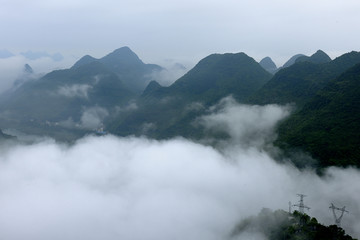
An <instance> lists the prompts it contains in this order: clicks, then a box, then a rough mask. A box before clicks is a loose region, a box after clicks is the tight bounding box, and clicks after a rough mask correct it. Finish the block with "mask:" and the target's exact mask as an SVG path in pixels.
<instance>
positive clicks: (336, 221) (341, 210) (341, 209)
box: [329, 203, 349, 227]
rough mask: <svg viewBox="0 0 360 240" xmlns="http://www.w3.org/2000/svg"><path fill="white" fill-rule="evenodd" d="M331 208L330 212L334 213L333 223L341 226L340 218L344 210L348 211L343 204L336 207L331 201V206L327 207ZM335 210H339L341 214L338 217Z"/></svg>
mask: <svg viewBox="0 0 360 240" xmlns="http://www.w3.org/2000/svg"><path fill="white" fill-rule="evenodd" d="M329 208H331V209H332V212H333V215H334V219H335V224H336V225H337V226H338V227H340V226H341V219H342V217H343V216H344V212H347V213H349V212H348V211H346V210H345V206H344V207H343V208H338V207H335V206H334V204H332V203H331V206H330V207H329ZM335 210H338V211H340V212H341V215H340V217H337V216H336V213H335Z"/></svg>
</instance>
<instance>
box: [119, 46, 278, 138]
mask: <svg viewBox="0 0 360 240" xmlns="http://www.w3.org/2000/svg"><path fill="white" fill-rule="evenodd" d="M270 78H271V74H270V73H268V72H266V70H264V69H263V68H262V67H261V66H260V65H259V64H258V63H257V62H256V61H255V60H254V59H252V58H250V57H248V56H247V55H246V54H244V53H237V54H213V55H210V56H208V57H206V58H204V59H203V60H201V61H200V62H199V63H198V64H197V65H196V66H195V67H194V68H193V69H191V70H190V71H189V72H188V73H187V74H185V75H184V76H183V77H181V78H180V79H178V80H177V81H176V82H175V83H173V84H172V85H171V86H169V87H159V86H158V85H157V84H155V83H152V84H151V85H149V87H148V88H147V89H146V90H145V92H144V94H143V95H142V97H141V98H140V99H139V101H138V106H139V108H138V109H137V110H136V111H134V112H133V113H131V114H129V115H127V116H123V118H122V119H118V120H117V121H116V122H114V125H113V131H114V132H115V133H116V134H120V135H127V134H131V133H136V134H146V135H148V136H152V137H156V138H167V137H172V136H178V135H181V136H187V137H196V136H198V135H199V134H201V133H199V130H198V129H195V128H194V127H193V126H192V125H191V123H192V121H193V120H194V119H195V118H196V117H197V116H198V115H199V114H201V113H202V112H203V111H204V109H205V107H206V106H210V105H212V104H214V103H216V102H217V101H219V100H220V99H221V98H223V97H226V96H228V95H233V96H234V97H235V98H236V99H237V100H238V101H243V100H244V99H246V98H248V97H249V96H250V95H251V94H252V93H254V92H255V91H256V90H257V89H259V88H260V87H261V86H262V85H264V84H265V83H266V81H268V80H269V79H270Z"/></svg>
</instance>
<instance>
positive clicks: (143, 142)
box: [0, 99, 360, 240]
mask: <svg viewBox="0 0 360 240" xmlns="http://www.w3.org/2000/svg"><path fill="white" fill-rule="evenodd" d="M224 101H225V102H222V104H220V105H218V106H216V109H215V108H214V109H212V110H213V111H212V113H211V114H210V115H208V116H204V117H203V118H202V120H200V122H202V124H204V125H205V126H206V128H207V129H211V128H213V129H214V128H218V127H221V129H222V130H224V131H228V132H229V133H231V134H229V135H230V136H231V137H232V139H231V140H229V141H228V144H227V145H226V144H223V145H222V149H221V150H218V149H215V148H213V147H210V146H205V145H202V144H200V143H196V142H193V141H190V140H187V139H182V138H177V139H172V140H167V141H156V140H151V139H147V138H136V137H127V138H120V137H115V136H111V135H108V136H102V137H95V136H89V137H86V138H83V139H81V140H79V141H77V142H76V143H75V144H72V145H66V144H60V143H56V142H55V141H52V140H42V141H40V142H37V143H33V144H27V145H25V144H20V143H16V144H13V145H9V143H3V144H2V145H1V147H0V151H1V155H0V238H1V239H20V240H22V239H28V240H35V239H36V240H45V239H54V240H56V239H59V240H60V239H67V240H75V239H76V240H78V239H89V240H91V239H106V240H112V239H156V240H161V239H164V240H165V239H187V240H192V239H194V240H195V239H208V240H211V239H214V240H215V239H216V240H218V239H229V238H231V233H232V231H233V229H234V227H235V226H236V225H237V224H238V223H239V222H240V221H241V220H242V219H244V218H246V217H249V216H251V215H256V214H258V213H259V212H260V211H261V209H262V208H263V207H266V208H270V209H274V210H276V209H284V210H287V209H288V202H289V201H292V202H293V203H296V202H297V201H298V198H297V196H296V194H297V193H304V194H306V195H308V197H306V198H305V204H306V205H308V206H310V207H311V210H310V212H309V214H310V215H311V216H314V217H316V218H318V220H319V222H321V223H324V224H327V225H329V224H333V218H332V213H331V211H330V209H329V205H330V203H334V204H335V205H338V206H341V207H342V206H344V205H346V207H347V209H348V210H349V211H350V213H349V214H346V215H345V216H344V218H343V221H342V226H343V227H344V229H345V230H346V231H347V233H348V234H352V235H353V237H360V231H359V229H360V221H359V219H360V203H359V198H360V185H359V184H357V183H359V182H360V172H359V171H358V170H357V169H353V168H348V169H339V168H329V169H327V170H326V171H325V173H324V175H323V176H322V177H319V176H318V175H316V174H315V173H314V171H312V170H302V171H300V170H298V169H296V168H294V167H293V166H292V165H290V164H289V165H284V164H280V163H278V162H276V161H274V160H273V159H272V158H271V157H270V154H269V153H268V152H267V151H265V150H264V149H265V148H263V147H262V144H265V141H263V139H273V137H269V136H274V127H275V126H276V124H277V122H278V121H280V120H281V119H282V118H284V117H286V116H287V115H288V114H289V113H290V109H289V108H288V107H281V106H276V105H270V106H263V107H261V106H246V105H239V104H237V103H236V102H234V101H233V100H231V99H230V100H229V99H228V100H224ZM234 119H235V120H234ZM244 124H246V127H244ZM252 133H256V134H252ZM248 136H251V141H245V139H247V138H248ZM254 136H256V138H257V139H256V138H255V137H254ZM250 143H256V144H250ZM266 144H269V143H268V141H267V143H266ZM266 149H269V147H267V148H266ZM249 234H250V235H249ZM251 237H252V238H253V239H257V237H258V236H257V235H256V233H255V234H254V233H246V234H245V233H244V235H241V234H240V235H239V236H238V239H250V238H251Z"/></svg>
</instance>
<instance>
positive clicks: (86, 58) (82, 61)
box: [71, 55, 97, 68]
mask: <svg viewBox="0 0 360 240" xmlns="http://www.w3.org/2000/svg"><path fill="white" fill-rule="evenodd" d="M95 61H97V59H96V58H93V57H92V56H90V55H85V56H83V57H82V58H80V60H79V61H77V62H76V63H75V64H74V65H73V66H72V67H71V68H78V67H81V66H83V65H86V64H89V63H92V62H95Z"/></svg>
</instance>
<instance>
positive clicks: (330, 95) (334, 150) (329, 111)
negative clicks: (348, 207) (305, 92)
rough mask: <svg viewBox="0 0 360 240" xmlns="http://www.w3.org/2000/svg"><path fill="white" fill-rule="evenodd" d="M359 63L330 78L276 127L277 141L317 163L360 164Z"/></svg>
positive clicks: (336, 164) (280, 144) (328, 164)
mask: <svg viewBox="0 0 360 240" xmlns="http://www.w3.org/2000/svg"><path fill="white" fill-rule="evenodd" d="M359 120H360V64H358V65H356V66H355V67H353V68H351V69H350V70H348V71H347V72H345V73H344V74H342V75H341V76H340V77H338V78H337V79H335V80H333V81H331V82H330V83H329V84H328V85H327V86H326V87H324V88H323V89H322V90H321V91H319V92H318V93H317V95H316V96H315V97H314V98H313V99H312V100H311V101H309V102H308V103H307V104H305V106H304V107H303V108H302V109H301V110H300V111H299V112H297V113H295V114H294V115H292V116H291V117H290V118H289V119H288V120H287V121H285V122H284V123H283V124H282V125H281V126H280V128H279V139H278V142H277V144H278V145H279V146H282V147H283V148H285V149H290V148H301V149H303V150H306V151H308V152H310V153H311V154H312V156H313V157H314V158H316V159H318V160H319V161H320V166H321V167H325V166H332V165H335V166H348V165H354V166H358V167H359V166H360V161H359V160H360V159H359V156H360V137H359V133H358V129H360V121H359Z"/></svg>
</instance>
